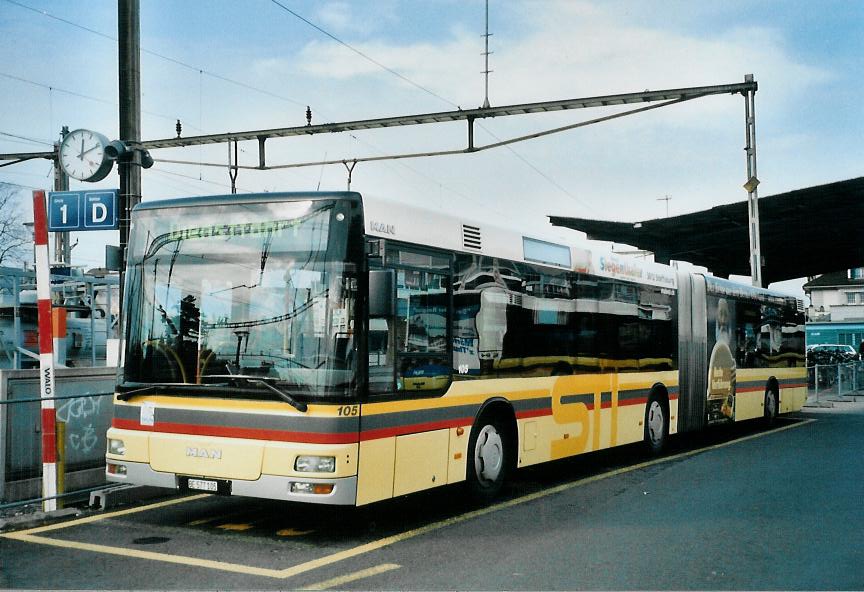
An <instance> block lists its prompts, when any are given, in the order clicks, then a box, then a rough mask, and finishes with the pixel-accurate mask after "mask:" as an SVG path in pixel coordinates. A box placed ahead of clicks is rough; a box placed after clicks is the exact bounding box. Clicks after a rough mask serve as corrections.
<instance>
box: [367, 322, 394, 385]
mask: <svg viewBox="0 0 864 592" xmlns="http://www.w3.org/2000/svg"><path fill="white" fill-rule="evenodd" d="M391 321H392V319H378V318H371V319H369V392H370V393H373V394H374V393H390V392H393V357H394V356H393V347H392V345H391V334H392V331H391V330H390V327H391V324H392V322H391Z"/></svg>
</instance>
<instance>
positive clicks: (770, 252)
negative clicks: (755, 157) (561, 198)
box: [549, 177, 864, 286]
mask: <svg viewBox="0 0 864 592" xmlns="http://www.w3.org/2000/svg"><path fill="white" fill-rule="evenodd" d="M549 219H550V221H551V222H552V224H554V225H556V226H565V227H568V228H573V229H576V230H581V231H582V232H585V233H587V234H588V238H591V239H596V240H604V241H613V242H616V243H625V244H628V245H633V246H635V247H637V248H639V249H643V250H646V251H652V252H653V253H654V254H655V259H656V260H657V261H659V262H663V263H668V261H669V260H671V259H675V260H678V261H689V262H690V263H693V264H695V265H701V266H704V267H707V268H708V269H709V270H711V272H712V273H714V274H715V275H718V276H723V277H728V276H729V274H735V275H750V259H749V250H750V242H749V240H750V239H749V234H748V232H747V201H746V200H745V201H741V202H737V203H733V204H727V205H722V206H717V207H714V208H711V209H709V210H704V211H701V212H694V213H691V214H684V215H682V216H672V217H669V218H660V219H656V220H643V221H641V222H610V221H606V220H592V219H589V218H568V217H563V216H550V217H549ZM759 222H760V228H761V236H760V242H761V249H762V259H763V263H764V265H763V267H762V281H763V284H764V285H766V286H767V285H769V284H770V283H772V282H778V281H783V280H788V279H794V278H800V277H806V276H814V275H818V274H822V273H828V272H831V271H836V270H840V269H849V268H853V267H861V266H862V265H864V177H858V178H857V179H849V180H848V181H838V182H836V183H828V184H826V185H817V186H815V187H808V188H806V189H798V190H796V191H789V192H787V193H780V194H778V195H771V196H768V197H763V198H760V199H759Z"/></svg>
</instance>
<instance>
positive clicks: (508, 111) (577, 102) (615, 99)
mask: <svg viewBox="0 0 864 592" xmlns="http://www.w3.org/2000/svg"><path fill="white" fill-rule="evenodd" d="M755 90H756V83H755V82H744V83H738V84H722V85H718V86H701V87H692V88H680V89H671V90H657V91H644V92H638V93H626V94H619V95H606V96H599V97H587V98H579V99H565V100H561V101H545V102H540V103H523V104H519V105H505V106H502V107H491V108H488V109H484V108H482V107H481V108H477V109H464V110H463V109H458V110H456V111H442V112H438V113H425V114H420V115H402V116H398V117H383V118H379V119H364V120H359V121H348V122H343V123H323V124H318V125H302V126H296V127H286V128H275V129H269V130H255V131H247V132H229V133H225V134H210V135H202V136H189V137H186V138H165V139H163V140H148V141H146V142H141V147H142V148H144V149H146V150H154V149H157V148H179V147H182V146H200V145H202V144H221V143H225V142H228V141H238V142H242V141H246V140H256V139H258V140H259V142H260V138H261V137H264V138H284V137H289V136H302V135H314V134H323V133H339V132H346V131H356V130H367V129H381V128H386V127H398V126H406V125H423V124H427V123H443V122H448V121H465V120H468V119H469V118H471V119H485V118H492V117H504V116H509V115H525V114H528V113H549V112H553V111H566V110H570V109H588V108H591V107H608V106H613V105H628V104H633V103H649V102H654V101H673V100H681V99H685V100H686V99H688V98H693V97H697V96H706V95H719V94H736V93H746V92H748V91H755Z"/></svg>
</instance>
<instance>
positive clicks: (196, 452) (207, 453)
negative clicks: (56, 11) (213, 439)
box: [186, 446, 222, 460]
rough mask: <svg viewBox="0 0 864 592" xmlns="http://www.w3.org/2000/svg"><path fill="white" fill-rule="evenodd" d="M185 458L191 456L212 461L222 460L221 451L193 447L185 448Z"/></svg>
mask: <svg viewBox="0 0 864 592" xmlns="http://www.w3.org/2000/svg"><path fill="white" fill-rule="evenodd" d="M186 456H193V457H195V458H211V459H213V460H220V459H221V458H222V451H221V450H219V449H218V448H213V449H209V450H208V449H207V448H197V447H195V446H187V447H186Z"/></svg>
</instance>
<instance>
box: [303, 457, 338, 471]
mask: <svg viewBox="0 0 864 592" xmlns="http://www.w3.org/2000/svg"><path fill="white" fill-rule="evenodd" d="M294 470H295V471H297V472H299V473H335V472H336V457H335V456H298V457H297V460H295V461H294Z"/></svg>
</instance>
